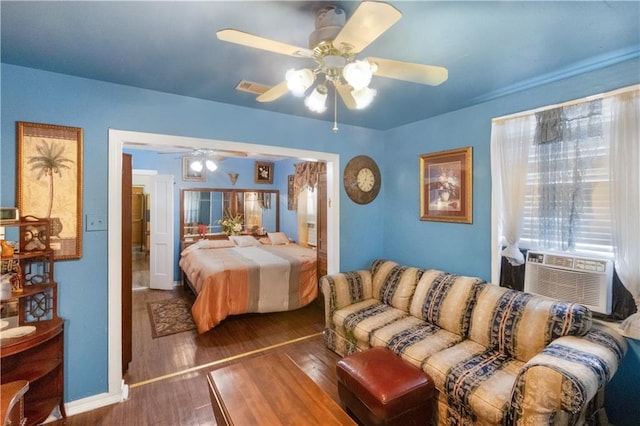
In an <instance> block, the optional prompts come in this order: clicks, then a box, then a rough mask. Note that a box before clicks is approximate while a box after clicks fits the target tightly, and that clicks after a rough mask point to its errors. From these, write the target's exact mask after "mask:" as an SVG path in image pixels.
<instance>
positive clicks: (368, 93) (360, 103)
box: [351, 87, 377, 109]
mask: <svg viewBox="0 0 640 426" xmlns="http://www.w3.org/2000/svg"><path fill="white" fill-rule="evenodd" d="M376 93H377V91H376V89H370V88H368V87H365V88H363V89H360V90H352V91H351V96H353V99H354V100H355V101H356V108H357V109H363V108H366V107H368V106H369V104H371V102H373V98H375V97H376Z"/></svg>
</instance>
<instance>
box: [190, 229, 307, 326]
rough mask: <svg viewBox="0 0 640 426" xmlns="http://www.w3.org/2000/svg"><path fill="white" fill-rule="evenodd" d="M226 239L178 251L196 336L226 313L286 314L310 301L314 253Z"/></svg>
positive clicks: (286, 245) (289, 246) (291, 246)
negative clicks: (191, 299) (191, 297)
mask: <svg viewBox="0 0 640 426" xmlns="http://www.w3.org/2000/svg"><path fill="white" fill-rule="evenodd" d="M230 238H231V240H201V241H198V242H197V243H195V244H192V245H190V246H189V247H187V248H186V249H185V250H183V252H182V253H181V257H180V263H179V264H180V268H181V269H182V272H183V279H184V280H185V283H186V284H187V285H189V287H191V289H192V290H193V291H194V293H195V294H196V300H195V302H194V303H193V307H192V308H191V312H192V314H193V318H194V320H195V322H196V325H197V327H198V332H199V333H205V332H207V331H208V330H210V329H212V328H213V327H215V326H216V325H218V324H219V323H220V322H221V321H222V320H223V319H225V318H226V317H227V316H229V315H237V314H244V313H252V312H260V313H264V312H282V311H290V310H294V309H298V308H301V307H303V306H306V305H308V304H309V303H311V302H312V301H313V300H314V299H316V297H317V296H318V277H317V253H316V251H315V250H312V249H308V248H305V247H301V246H299V245H297V244H293V243H289V242H287V243H284V244H276V245H272V244H270V243H269V242H267V244H263V243H260V242H258V240H256V239H255V238H253V237H247V238H245V237H238V238H236V239H235V240H236V241H233V240H234V238H233V237H230ZM252 240H253V241H252Z"/></svg>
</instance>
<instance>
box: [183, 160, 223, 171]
mask: <svg viewBox="0 0 640 426" xmlns="http://www.w3.org/2000/svg"><path fill="white" fill-rule="evenodd" d="M189 167H191V170H193V171H194V172H201V171H202V169H203V168H204V167H206V168H207V170H209V171H210V172H215V171H216V170H218V166H217V165H216V163H214V162H213V160H206V161H204V163H203V161H202V160H195V161H192V162H191V164H190V165H189Z"/></svg>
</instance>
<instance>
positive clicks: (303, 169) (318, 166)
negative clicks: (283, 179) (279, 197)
mask: <svg viewBox="0 0 640 426" xmlns="http://www.w3.org/2000/svg"><path fill="white" fill-rule="evenodd" d="M294 167H295V170H296V171H295V175H294V177H293V208H294V210H298V195H300V192H302V190H303V189H304V188H305V187H307V186H308V187H309V188H311V189H313V188H315V186H316V185H317V184H318V175H319V174H320V173H321V172H324V171H326V170H327V164H326V163H319V162H317V161H305V162H304V163H296V164H294Z"/></svg>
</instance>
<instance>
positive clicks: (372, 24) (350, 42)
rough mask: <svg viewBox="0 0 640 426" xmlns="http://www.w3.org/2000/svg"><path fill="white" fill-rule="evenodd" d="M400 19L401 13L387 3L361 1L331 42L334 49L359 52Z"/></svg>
mask: <svg viewBox="0 0 640 426" xmlns="http://www.w3.org/2000/svg"><path fill="white" fill-rule="evenodd" d="M400 18H402V13H400V11H399V10H398V9H396V8H395V7H393V6H391V5H390V4H388V3H381V2H375V1H363V2H362V3H360V5H358V8H357V9H356V10H355V12H353V15H352V16H351V18H349V20H348V21H347V23H346V24H345V25H344V27H342V30H340V32H339V33H338V35H337V36H336V38H335V39H334V40H333V45H334V47H336V48H338V49H342V48H348V50H349V51H350V52H353V53H358V52H361V51H362V50H363V49H364V48H365V47H367V46H368V45H369V44H371V43H372V42H373V41H374V40H375V39H377V38H378V37H379V36H380V35H381V34H382V33H383V32H385V31H387V30H388V29H389V28H391V26H393V24H395V23H396V22H398V21H399V20H400Z"/></svg>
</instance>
